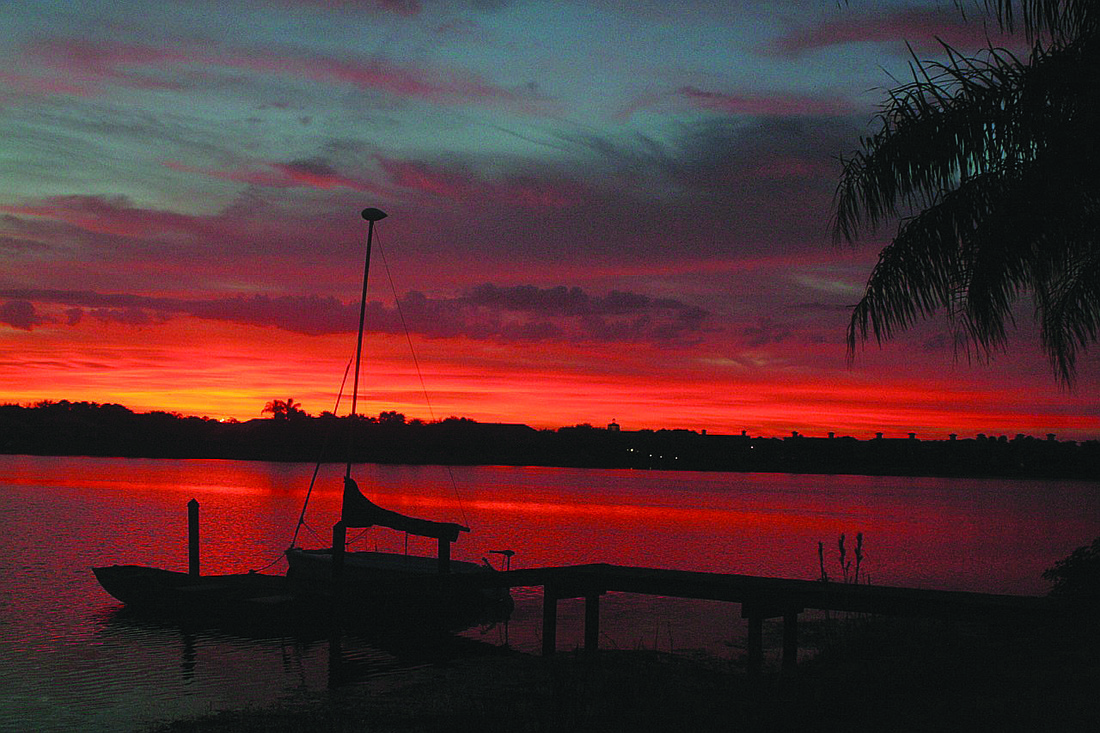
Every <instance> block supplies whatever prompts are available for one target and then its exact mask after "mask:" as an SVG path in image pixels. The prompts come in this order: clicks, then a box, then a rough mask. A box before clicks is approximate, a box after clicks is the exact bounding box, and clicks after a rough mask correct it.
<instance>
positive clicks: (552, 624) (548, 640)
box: [542, 585, 558, 657]
mask: <svg viewBox="0 0 1100 733" xmlns="http://www.w3.org/2000/svg"><path fill="white" fill-rule="evenodd" d="M557 648H558V597H557V595H556V589H555V588H553V587H551V586H550V585H546V586H543V589H542V656H544V657H551V656H553V655H554V651H555V650H556V649H557Z"/></svg>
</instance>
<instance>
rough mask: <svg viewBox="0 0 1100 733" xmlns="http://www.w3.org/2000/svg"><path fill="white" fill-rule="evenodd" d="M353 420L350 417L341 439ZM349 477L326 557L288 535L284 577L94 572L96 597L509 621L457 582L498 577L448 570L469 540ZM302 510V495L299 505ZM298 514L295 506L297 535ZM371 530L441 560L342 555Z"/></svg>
mask: <svg viewBox="0 0 1100 733" xmlns="http://www.w3.org/2000/svg"><path fill="white" fill-rule="evenodd" d="M385 216H386V214H384V213H383V212H381V211H379V210H378V209H365V210H364V211H363V218H364V219H366V220H367V221H369V222H370V228H369V229H368V233H367V258H366V264H365V266H364V269H363V298H362V302H361V303H360V309H359V334H358V340H357V342H356V350H355V380H354V388H353V392H352V403H351V415H352V416H354V415H355V414H356V413H355V408H356V402H357V399H358V395H359V366H360V360H361V356H362V349H363V322H364V316H365V312H366V298H367V275H368V273H369V270H370V255H371V242H372V235H373V233H374V223H375V222H376V221H379V220H380V219H383V218H385ZM341 391H342V390H341ZM353 420H354V418H353V417H349V426H348V427H349V429H350V428H351V427H352V424H351V423H352V421H353ZM349 452H350V449H349ZM318 465H320V464H318ZM351 468H352V464H351V460H350V458H349V459H348V461H347V468H346V472H345V475H344V494H343V505H342V509H341V514H340V521H338V522H337V523H336V526H335V527H334V528H333V544H332V547H329V548H325V549H318V550H306V549H301V548H298V547H296V546H295V543H296V542H297V531H296V532H295V536H294V540H292V541H291V547H290V549H288V550H287V551H286V553H285V554H286V559H287V563H288V570H287V574H286V576H285V577H279V576H271V575H261V574H258V573H248V574H242V575H218V576H199V575H198V565H197V556H196V561H195V563H196V564H195V565H194V568H195V570H194V572H193V573H181V572H173V571H170V570H162V569H159V568H150V567H143V566H137V565H112V566H110V567H100V568H93V569H92V570H93V572H94V573H95V576H96V578H97V579H98V580H99V583H100V585H102V586H103V588H104V590H106V591H107V592H108V593H110V594H111V595H112V596H114V597H115V598H117V599H118V600H120V601H122V602H123V603H125V604H126V605H127V606H131V607H134V608H139V609H144V610H150V611H156V612H160V613H168V614H173V615H190V614H201V615H204V616H213V617H226V616H233V615H238V616H248V615H249V614H253V613H256V612H257V611H258V610H260V609H262V608H274V607H281V608H283V609H284V610H285V607H286V605H287V603H288V602H293V605H294V606H295V608H296V609H300V608H302V607H306V608H316V607H320V606H327V607H330V608H334V609H336V610H339V611H340V612H341V613H340V616H341V617H342V618H344V619H348V620H352V621H361V620H364V619H367V618H369V619H373V620H376V621H386V622H401V623H405V624H407V623H420V622H422V621H425V620H428V619H432V620H441V621H442V622H443V626H445V627H446V628H450V629H458V628H462V627H469V626H471V625H474V624H476V623H478V622H480V621H498V620H503V619H505V618H507V616H508V614H510V613H511V610H512V598H511V595H510V594H509V592H508V590H507V589H506V588H500V589H498V588H491V587H490V588H485V587H481V585H483V584H477V583H464V582H462V580H461V578H462V577H463V576H468V575H469V574H472V573H486V572H490V573H491V572H496V571H495V570H494V569H493V568H492V567H491V566H490V565H489V564H488V562H487V561H484V560H483V561H482V564H477V563H471V562H459V561H452V560H451V552H450V550H451V544H453V543H454V542H456V541H457V540H458V537H459V534H460V533H462V532H469V531H470V530H469V528H468V527H464V526H462V525H460V524H455V523H452V522H435V521H431V520H426V519H418V518H415V517H408V516H405V515H403V514H398V513H397V512H393V511H389V510H387V509H383V508H382V507H380V506H378V505H376V504H375V503H374V502H372V501H370V500H369V499H367V497H365V496H364V495H363V493H362V492H361V491H360V490H359V486H358V485H357V484H356V482H355V479H353V478H352V475H351ZM314 478H316V474H314ZM310 489H311V490H312V485H311V486H310ZM308 501H309V494H308V493H307V496H306V504H308ZM196 506H197V505H196ZM305 511H306V506H305V505H303V507H302V514H301V517H300V518H299V523H298V528H299V529H300V528H301V526H302V523H303V521H304V517H305ZM196 516H197V515H196ZM196 521H197V520H196ZM373 526H381V527H388V528H390V529H394V530H397V531H401V532H407V533H408V534H412V535H416V536H420V537H430V538H433V539H436V540H437V541H438V542H439V553H438V555H437V556H436V557H435V558H428V557H419V556H411V555H402V554H396V553H381V552H346V551H345V545H346V530H347V529H348V528H349V527H373ZM196 547H197V546H196ZM196 552H197V550H196ZM506 552H510V551H506ZM435 625H436V626H438V624H435Z"/></svg>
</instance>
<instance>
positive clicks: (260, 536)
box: [0, 456, 1100, 731]
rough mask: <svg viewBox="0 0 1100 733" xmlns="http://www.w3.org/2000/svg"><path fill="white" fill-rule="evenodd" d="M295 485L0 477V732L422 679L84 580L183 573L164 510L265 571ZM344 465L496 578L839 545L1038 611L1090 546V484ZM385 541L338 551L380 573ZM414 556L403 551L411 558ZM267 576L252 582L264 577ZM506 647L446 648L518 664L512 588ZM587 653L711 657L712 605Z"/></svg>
mask: <svg viewBox="0 0 1100 733" xmlns="http://www.w3.org/2000/svg"><path fill="white" fill-rule="evenodd" d="M312 470H313V467H312V466H309V465H301V464H267V463H253V462H237V461H157V460H128V459H94V458H38V457H29V456H0V522H2V523H3V527H4V531H3V532H2V533H0V658H3V659H4V660H5V664H4V665H0V729H15V730H19V729H26V728H29V727H33V728H35V729H39V730H57V731H61V730H68V729H81V730H120V729H124V730H129V729H134V728H138V727H141V725H144V724H145V723H147V722H149V721H152V720H157V719H174V718H179V717H185V716H188V715H193V714H198V713H204V712H208V711H210V710H215V709H221V708H232V707H240V706H243V705H247V704H266V703H269V702H271V701H272V700H273V699H277V698H286V697H293V696H295V695H303V694H317V693H318V691H324V690H326V689H328V688H329V687H330V685H333V684H336V685H343V684H369V683H370V681H371V680H374V679H378V678H379V677H385V676H387V675H392V674H394V673H395V672H397V671H399V670H403V669H409V668H415V667H417V666H419V665H424V664H428V663H430V655H428V656H424V655H423V654H421V653H420V652H418V650H417V649H415V648H414V647H410V646H409V645H408V644H405V645H402V644H400V643H398V644H394V643H392V642H385V641H380V640H378V639H368V638H365V637H363V636H361V635H359V636H353V635H341V636H340V637H338V638H337V639H336V643H335V644H332V643H330V642H331V640H330V639H329V638H328V637H327V636H325V635H324V634H321V635H320V636H318V635H313V636H311V635H309V634H301V633H296V632H295V633H281V634H271V635H267V636H264V635H253V636H248V635H241V634H234V633H229V632H227V631H224V630H217V629H209V628H200V627H183V626H180V625H178V624H165V623H163V622H155V621H152V620H149V619H141V618H136V617H134V616H132V615H130V614H128V613H127V612H125V611H122V610H121V609H119V607H118V604H116V603H115V602H114V601H113V600H112V599H111V598H110V597H109V596H107V595H106V594H105V593H103V592H102V590H101V589H100V588H99V587H98V586H97V584H96V582H95V580H94V578H93V576H92V574H91V572H90V568H91V567H92V566H99V565H110V564H115V563H139V564H147V565H155V566H160V567H165V568H169V569H176V570H184V569H186V566H187V531H186V521H187V520H186V509H185V504H186V502H187V500H188V499H190V498H192V497H194V498H196V499H198V501H199V502H200V504H201V506H202V510H201V511H202V515H201V522H202V537H203V547H202V551H203V558H202V565H203V569H204V572H209V573H227V572H244V571H247V570H249V569H254V568H259V567H262V566H263V565H265V564H267V563H268V562H270V561H271V560H273V559H277V558H278V557H279V556H280V554H281V552H282V550H283V549H285V547H286V545H287V544H288V543H289V541H290V538H291V536H292V535H293V531H294V526H295V523H296V522H297V519H298V513H299V511H300V509H301V504H300V502H301V499H302V497H303V494H304V491H305V488H306V487H307V486H308V483H309V478H310V476H311V474H312ZM341 473H342V471H341V467H338V466H333V467H325V468H324V469H323V470H322V474H321V477H320V479H319V481H318V486H317V489H316V491H315V496H314V501H313V502H312V503H311V506H310V509H309V512H308V513H307V522H308V523H309V526H310V527H312V528H314V529H315V531H316V532H317V534H318V535H319V537H318V538H317V539H315V540H314V539H310V537H311V536H310V534H309V532H303V535H302V539H303V540H304V541H303V544H306V545H314V546H318V545H321V544H323V543H325V539H322V538H327V536H328V532H329V527H330V526H331V524H332V522H333V521H334V520H335V517H336V515H337V512H338V501H339V490H340V486H341V482H340V475H341ZM453 473H454V477H455V480H456V483H457V486H458V493H457V495H456V493H455V491H454V488H453V487H452V486H451V484H450V479H449V478H448V476H447V474H446V473H445V472H443V471H442V469H440V468H439V467H431V466H427V467H410V466H363V467H361V468H359V469H357V470H356V476H357V477H358V478H359V482H360V486H361V487H362V488H363V489H364V491H365V492H367V493H368V494H369V495H371V496H372V498H375V500H376V501H378V503H380V504H382V505H383V506H386V507H387V508H391V509H394V510H396V511H402V512H404V513H410V514H415V515H417V516H424V517H426V518H431V519H437V520H442V521H461V522H463V523H467V524H469V525H470V526H472V527H473V529H474V531H473V532H472V533H470V535H469V536H466V535H464V536H463V537H462V539H461V540H460V542H459V543H458V544H456V545H455V548H454V550H455V557H456V558H457V559H466V560H474V561H479V560H480V558H482V557H490V558H492V557H494V556H492V555H491V554H490V553H491V551H492V550H502V549H511V550H515V551H516V552H517V554H516V556H515V557H514V558H513V567H516V568H520V567H533V566H538V565H550V564H572V563H585V562H610V563H618V564H624V565H644V566H654V567H666V568H682V569H697V570H711V571H719V572H740V573H749V574H763V575H777V576H787V577H800V578H813V577H816V576H817V574H818V572H819V570H818V558H817V543H818V542H819V541H823V542H825V546H826V548H827V552H828V553H829V554H828V556H827V558H826V560H827V562H828V563H831V564H832V565H831V566H830V567H828V568H827V569H828V570H829V572H830V574H831V575H834V576H836V575H837V574H838V570H839V568H838V567H837V565H836V564H835V563H836V562H837V559H836V557H835V551H834V550H833V548H834V547H835V542H836V537H837V535H839V534H840V533H841V532H845V533H847V534H848V535H849V536H850V537H851V536H854V534H855V532H857V531H862V532H863V533H864V536H865V538H866V546H865V552H866V559H865V560H864V564H863V572H866V573H869V574H870V575H871V577H872V579H873V581H874V582H877V583H884V584H895V585H921V586H925V587H939V588H956V589H966V590H982V591H991V592H1010V593H1012V592H1015V593H1038V592H1043V591H1044V590H1045V584H1044V583H1043V581H1042V580H1041V579H1040V577H1039V575H1040V573H1041V572H1042V570H1043V569H1045V568H1046V567H1047V566H1049V565H1050V564H1051V563H1052V562H1053V561H1054V560H1055V559H1057V558H1060V557H1063V556H1065V555H1066V554H1068V553H1069V552H1070V551H1072V550H1073V549H1074V548H1075V547H1077V546H1078V545H1081V544H1084V543H1086V542H1088V541H1090V540H1091V539H1092V538H1093V537H1095V536H1097V535H1100V487H1098V486H1097V485H1096V484H1094V483H1084V482H1042V481H1028V482H1006V481H978V480H943V479H906V478H877V477H852V476H794V475H778V474H775V475H769V474H753V475H738V474H703V473H669V472H641V471H588V470H577V469H542V468H508V467H462V468H455V469H453ZM404 543H405V538H404V536H403V535H401V534H398V533H394V532H389V531H387V530H372V531H370V532H367V533H366V534H364V536H363V537H362V539H360V541H359V548H362V549H380V550H386V551H395V552H400V551H402V550H403V549H404ZM433 544H434V543H432V542H430V541H421V540H420V539H419V538H410V541H409V549H410V551H412V552H421V553H433V552H434V546H433ZM282 569H283V566H281V565H278V564H277V565H276V566H275V567H274V568H272V572H279V571H281V570H282ZM515 598H516V602H517V603H516V611H515V613H514V614H513V616H512V618H511V620H510V622H509V624H508V625H507V626H504V625H498V626H492V627H484V628H477V629H473V630H471V631H468V632H466V633H465V634H464V635H463V638H464V639H465V641H466V642H469V643H475V642H476V643H482V642H485V643H491V644H502V643H504V642H506V641H507V642H509V643H510V644H511V646H513V647H514V648H516V649H520V650H523V651H532V652H533V651H536V650H537V649H538V648H539V646H540V639H539V633H540V630H539V627H540V597H539V595H538V593H537V591H535V590H533V589H517V591H516V593H515ZM583 613H584V612H583V603H581V602H572V601H562V602H561V603H560V605H559V632H558V639H559V645H560V646H561V647H562V648H568V647H570V646H575V645H578V644H580V643H581V641H582V639H583ZM601 616H602V618H601V622H602V623H601V633H602V634H603V635H604V636H603V638H601V645H603V646H605V647H607V648H614V647H618V648H635V647H638V646H644V647H645V648H659V649H662V650H664V649H666V648H667V649H674V650H690V649H696V650H701V651H704V652H706V653H711V654H718V655H726V656H729V655H735V654H737V653H738V651H737V644H739V643H740V642H739V639H740V638H741V636H740V635H741V634H742V633H743V629H742V626H741V624H742V623H743V622H742V621H741V619H740V618H739V616H738V613H737V609H736V608H730V607H728V606H725V605H724V604H710V605H707V604H702V603H698V602H685V601H678V600H676V599H661V598H646V597H626V596H621V595H619V594H609V595H608V596H606V597H604V598H603V599H602V602H601Z"/></svg>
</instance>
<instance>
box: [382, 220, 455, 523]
mask: <svg viewBox="0 0 1100 733" xmlns="http://www.w3.org/2000/svg"><path fill="white" fill-rule="evenodd" d="M378 254H379V255H381V256H382V269H383V270H385V271H386V280H388V281H389V283H390V292H392V293H393V302H394V305H395V306H396V308H397V317H398V318H399V319H401V329H402V330H403V331H404V332H405V341H406V343H408V345H409V353H410V354H412V360H413V366H414V367H416V377H417V379H419V380H420V391H421V392H423V393H424V403H425V404H426V405H427V406H428V416H429V417H431V419H432V422H435V410H433V409H432V401H431V399H430V398H429V397H428V387H427V385H426V384H424V374H423V373H421V371H420V361H419V360H418V359H417V358H416V349H414V348H413V342H412V336H410V335H409V326H408V324H406V323H405V312H404V311H403V310H401V299H400V298H398V297H397V288H396V287H395V286H394V284H393V275H392V274H391V273H390V265H389V263H388V262H386V250H385V249H384V248H383V247H382V238H381V237H378ZM444 468H446V469H447V476H448V477H449V478H450V479H451V490H452V491H453V492H454V495H455V500H456V501H457V502H458V511H459V513H460V514H461V515H462V524H463V526H466V527H469V526H470V520H469V519H467V518H466V508H465V506H464V505H463V503H462V495H461V494H460V493H459V491H458V482H457V481H455V475H454V471H452V470H451V467H450V466H444Z"/></svg>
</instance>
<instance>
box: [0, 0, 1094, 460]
mask: <svg viewBox="0 0 1100 733" xmlns="http://www.w3.org/2000/svg"><path fill="white" fill-rule="evenodd" d="M139 8H140V12H135V11H136V9H139ZM0 18H2V19H3V21H4V27H5V28H6V29H7V33H6V34H5V38H4V39H3V40H2V41H0V54H3V61H4V63H3V65H2V66H0V68H2V69H4V71H3V72H0V134H2V135H3V139H4V141H5V143H4V148H3V152H2V153H0V179H2V181H3V183H4V185H3V186H2V188H0V402H18V403H23V404H28V403H32V402H36V401H39V400H61V399H68V400H88V401H95V402H117V403H121V404H124V405H126V406H127V407H130V408H131V409H133V410H136V411H151V410H167V411H177V412H180V413H183V414H189V415H200V416H203V415H205V416H210V417H214V418H228V417H233V418H237V419H241V420H245V419H251V418H257V417H260V416H261V415H260V411H261V409H262V408H263V406H264V404H265V403H266V402H268V401H269V400H271V399H274V398H282V399H285V398H287V397H293V398H294V399H295V400H296V401H298V402H299V403H301V404H302V406H303V407H304V409H306V410H307V411H309V412H310V413H313V414H318V413H320V412H321V411H323V410H332V409H334V407H335V405H336V400H337V395H338V392H339V388H340V382H341V377H342V375H343V374H344V370H345V368H346V367H347V364H348V362H349V359H350V358H351V357H352V355H353V353H354V338H355V328H356V323H357V317H358V297H359V291H360V287H361V276H362V257H363V251H364V242H365V236H366V226H365V222H363V221H362V219H361V218H360V217H359V211H360V210H361V209H362V208H363V207H365V206H375V207H378V208H381V209H383V210H384V211H386V212H387V213H388V214H389V217H388V218H387V219H385V220H384V221H382V222H379V224H378V225H377V227H376V233H377V236H378V239H377V242H376V244H377V246H378V249H376V251H375V257H374V261H373V262H372V271H371V283H370V296H369V300H370V304H369V306H368V310H367V341H366V345H365V347H364V354H365V366H364V370H363V385H364V387H363V389H362V396H361V397H360V403H359V404H360V411H361V412H365V413H368V414H376V413H378V412H380V411H382V410H397V411H399V412H402V413H404V414H406V415H407V416H408V417H410V418H412V417H417V418H422V419H425V420H430V419H440V418H443V417H447V416H450V415H459V416H467V417H471V418H474V419H476V420H479V421H494V422H509V423H526V424H529V425H532V426H534V427H540V428H542V427H559V426H563V425H573V424H577V423H591V424H593V425H598V426H603V425H606V424H607V423H609V422H610V421H612V420H615V421H617V422H618V423H619V424H620V425H622V426H623V428H624V429H640V428H654V429H656V428H688V429H692V430H707V431H708V432H709V433H740V432H741V431H742V430H745V431H748V433H750V434H752V435H789V434H790V433H791V431H798V432H800V433H803V434H806V435H824V434H825V433H827V432H829V431H835V432H836V433H838V434H843V435H853V436H856V437H861V438H866V437H871V436H873V435H874V434H875V433H876V432H885V433H886V434H888V435H891V436H894V437H899V436H903V435H905V434H906V433H909V432H916V433H917V434H918V435H919V436H920V437H922V438H933V439H942V438H946V437H947V435H948V434H949V433H958V434H960V435H974V434H976V433H979V432H984V433H987V434H996V435H1000V434H1008V435H1010V436H1011V435H1014V434H1016V433H1024V434H1031V435H1036V436H1041V435H1043V434H1046V433H1055V434H1057V435H1058V437H1059V438H1060V439H1075V440H1081V439H1095V438H1100V417H1098V416H1100V401H1098V398H1097V395H1098V394H1100V392H1098V390H1097V386H1098V385H1100V364H1098V360H1097V356H1096V354H1095V353H1088V354H1085V355H1084V358H1083V359H1082V360H1081V363H1080V364H1079V371H1080V373H1079V379H1078V384H1077V386H1076V389H1075V390H1074V391H1066V390H1064V389H1062V388H1060V387H1059V385H1058V384H1057V382H1056V380H1055V378H1054V377H1053V375H1052V373H1051V370H1050V368H1049V365H1048V364H1047V362H1046V360H1045V357H1043V355H1042V353H1041V351H1040V348H1039V342H1038V337H1037V336H1036V334H1035V329H1034V327H1033V325H1032V323H1031V305H1030V303H1029V302H1027V300H1026V298H1025V300H1023V301H1022V302H1021V304H1020V307H1019V308H1018V313H1017V315H1018V317H1017V323H1018V326H1019V330H1018V331H1017V332H1016V333H1014V334H1013V336H1012V339H1011V342H1010V346H1009V349H1008V351H1007V352H1006V353H1005V354H1000V355H997V356H996V358H994V359H993V360H992V361H991V362H988V363H987V362H985V361H983V360H976V359H975V360H968V359H967V355H966V354H965V352H956V349H955V347H954V345H953V340H952V337H951V332H950V324H949V323H948V322H947V320H946V319H945V318H940V319H937V320H933V321H930V322H927V323H924V324H920V325H919V327H918V328H916V329H914V330H913V331H912V332H911V333H908V334H905V335H904V336H903V337H901V338H899V339H898V340H896V341H894V342H891V343H888V344H885V345H884V346H883V347H882V348H881V349H880V348H878V347H877V346H876V345H874V344H869V345H868V347H867V348H866V350H864V351H861V353H860V354H858V355H857V357H856V359H855V360H854V363H853V364H851V366H849V364H848V362H847V359H846V351H845V343H844V337H845V328H846V326H847V320H848V313H849V307H850V306H851V305H852V304H853V303H854V302H855V301H856V300H858V298H859V296H860V293H861V292H862V285H863V283H864V282H865V280H866V278H867V276H868V274H869V273H870V271H871V268H872V267H873V265H874V263H875V261H876V256H877V251H878V248H879V247H881V245H882V244H883V243H884V241H885V240H886V238H888V236H889V233H890V232H889V231H887V232H884V233H882V234H881V235H880V236H879V238H878V239H876V240H873V241H868V242H866V243H864V244H863V245H861V246H860V247H858V248H856V249H837V248H834V247H833V246H832V244H831V243H830V240H829V236H828V222H829V213H830V205H831V201H832V195H833V191H834V189H835V186H836V182H837V179H838V176H839V164H838V162H837V156H838V155H840V154H842V153H847V152H849V151H850V150H852V149H854V148H855V147H856V145H857V141H858V137H859V136H860V135H861V134H867V133H868V131H869V130H870V129H871V128H869V126H868V125H869V124H870V121H871V118H872V116H873V114H874V112H875V110H876V108H877V106H878V105H879V104H880V103H881V101H882V100H883V99H884V92H883V87H887V86H889V85H890V84H891V81H890V77H889V74H894V75H895V76H904V75H905V74H906V73H907V71H906V69H907V66H906V65H907V63H908V60H909V55H908V54H909V50H908V48H907V46H906V42H907V41H908V42H910V43H911V44H912V47H913V48H914V49H915V50H916V51H917V53H919V54H921V55H922V56H930V55H933V54H935V53H937V48H938V46H937V45H936V43H935V41H934V39H935V38H943V39H945V40H947V41H949V42H951V43H953V44H956V45H958V46H960V47H961V48H962V49H963V50H973V49H975V48H977V47H978V46H980V45H981V44H982V43H984V35H983V32H982V31H981V28H980V26H979V25H978V24H976V23H975V24H966V23H964V22H963V21H962V20H961V19H960V17H959V15H958V13H957V12H956V11H954V10H953V9H952V8H951V6H950V4H949V3H936V2H930V1H926V2H917V3H910V2H906V3H902V2H892V1H891V2H875V3H870V2H852V3H849V4H843V3H842V4H840V5H839V6H838V5H837V4H836V3H830V2H826V3H785V2H780V3H760V2H731V3H710V2H685V3H677V4H675V6H673V5H668V4H666V3H657V2H650V1H649V0H642V1H641V2H636V3H616V2H609V1H605V0H596V1H595V2H577V3H571V2H565V3H544V2H538V1H532V2H471V3H449V2H434V1H429V0H424V1H423V2H401V3H392V2H341V3H325V2H309V1H306V0H295V1H288V0H227V1H225V2H219V3H210V2H208V1H207V0H187V1H185V2H175V3H162V4H152V3H127V2H118V1H117V0H115V1H112V2H98V1H97V0H91V1H89V2H82V3H77V4H73V3H66V2H36V3H30V4H23V3H7V4H4V5H3V6H2V7H0ZM996 40H997V42H998V43H1001V44H1004V45H1007V46H1009V47H1010V48H1011V47H1014V45H1013V44H1018V41H1015V40H1014V39H1012V38H998V39H996ZM398 304H399V305H400V309H398V308H397V305H398ZM406 334H407V335H406ZM410 343H411V346H412V349H411V350H410ZM1094 351H1095V350H1094ZM414 355H415V356H414ZM418 368H419V371H418ZM349 381H350V380H349ZM348 389H350V386H349V387H348ZM425 392H426V396H425ZM349 404H350V402H349V401H348V396H347V394H346V392H345V395H344V401H343V402H342V403H341V407H340V412H341V413H343V412H346V410H347V407H348V405H349Z"/></svg>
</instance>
